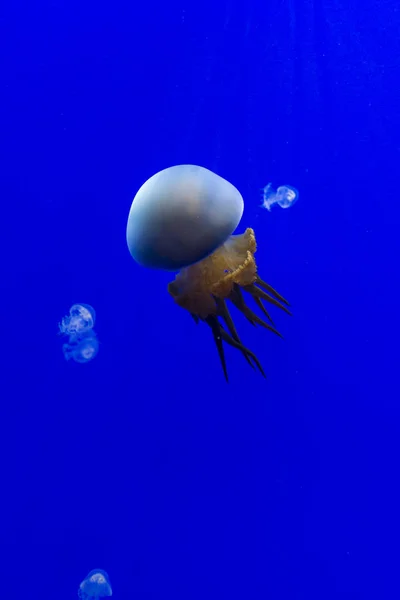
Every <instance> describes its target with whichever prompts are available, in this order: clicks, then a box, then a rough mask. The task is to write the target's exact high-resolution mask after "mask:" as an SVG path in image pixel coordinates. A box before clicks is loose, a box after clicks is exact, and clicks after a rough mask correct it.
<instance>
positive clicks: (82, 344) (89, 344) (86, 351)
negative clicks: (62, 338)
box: [62, 331, 99, 363]
mask: <svg viewBox="0 0 400 600" xmlns="http://www.w3.org/2000/svg"><path fill="white" fill-rule="evenodd" d="M62 348H63V352H64V356H65V359H66V360H70V359H71V358H72V359H73V360H74V361H75V362H78V363H87V362H89V361H91V360H93V359H94V357H95V356H96V354H97V352H98V351H99V341H98V339H97V337H96V334H95V333H94V331H92V332H91V333H90V334H88V335H87V336H86V337H82V338H79V339H72V340H71V338H70V341H69V343H68V344H63V347H62Z"/></svg>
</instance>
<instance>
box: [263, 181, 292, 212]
mask: <svg viewBox="0 0 400 600" xmlns="http://www.w3.org/2000/svg"><path fill="white" fill-rule="evenodd" d="M298 199H299V192H298V190H296V188H294V187H292V186H291V185H281V186H279V187H278V189H277V190H276V191H275V190H274V188H273V187H272V183H269V184H268V185H266V186H265V188H264V189H263V202H262V206H263V208H266V209H267V210H269V211H270V210H271V208H272V206H273V205H274V204H278V205H279V206H280V207H281V208H290V206H293V204H295V203H296V202H297V200H298Z"/></svg>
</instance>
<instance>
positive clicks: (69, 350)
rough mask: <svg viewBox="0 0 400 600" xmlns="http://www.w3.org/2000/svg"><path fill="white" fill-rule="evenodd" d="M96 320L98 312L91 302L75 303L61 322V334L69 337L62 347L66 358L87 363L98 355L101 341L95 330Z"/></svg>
mask: <svg viewBox="0 0 400 600" xmlns="http://www.w3.org/2000/svg"><path fill="white" fill-rule="evenodd" d="M95 320H96V313H95V311H94V309H93V308H92V307H91V306H89V304H74V305H73V306H72V307H71V308H70V311H69V315H67V316H66V317H64V318H63V319H62V321H61V323H59V325H58V327H59V329H60V335H63V336H66V337H67V338H68V343H65V344H63V347H62V349H63V352H64V357H65V359H66V360H70V359H71V358H72V359H73V360H74V361H75V362H78V363H87V362H89V361H90V360H92V359H93V358H94V357H95V356H96V354H97V352H98V350H99V342H98V340H97V337H96V334H95V332H94V331H93V325H94V323H95Z"/></svg>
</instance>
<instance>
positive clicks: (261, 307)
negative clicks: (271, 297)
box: [253, 296, 275, 325]
mask: <svg viewBox="0 0 400 600" xmlns="http://www.w3.org/2000/svg"><path fill="white" fill-rule="evenodd" d="M253 300H254V302H255V303H256V304H257V306H258V308H259V309H260V310H261V311H262V312H263V313H264V315H265V316H266V317H267V319H268V320H269V321H270V323H271V325H275V323H274V321H273V319H272V317H271V315H270V314H269V312H268V311H267V309H266V308H265V306H264V304H263V301H262V300H261V298H259V297H258V296H253Z"/></svg>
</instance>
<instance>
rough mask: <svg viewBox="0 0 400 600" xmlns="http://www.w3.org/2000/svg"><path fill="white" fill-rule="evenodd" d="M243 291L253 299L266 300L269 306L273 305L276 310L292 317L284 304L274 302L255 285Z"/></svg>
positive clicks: (271, 297)
mask: <svg viewBox="0 0 400 600" xmlns="http://www.w3.org/2000/svg"><path fill="white" fill-rule="evenodd" d="M243 289H245V290H246V292H248V293H249V294H251V295H252V296H253V297H258V298H261V299H262V300H266V301H267V302H269V303H270V304H273V305H274V306H276V307H277V308H280V309H281V310H283V311H284V312H285V313H286V314H288V315H290V316H292V313H291V312H290V310H289V309H288V308H287V307H286V306H285V305H284V304H281V303H280V302H278V300H276V298H274V297H273V296H270V295H269V294H267V292H264V290H262V289H261V288H259V287H257V286H256V285H254V284H253V285H248V286H246V287H245V288H243Z"/></svg>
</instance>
